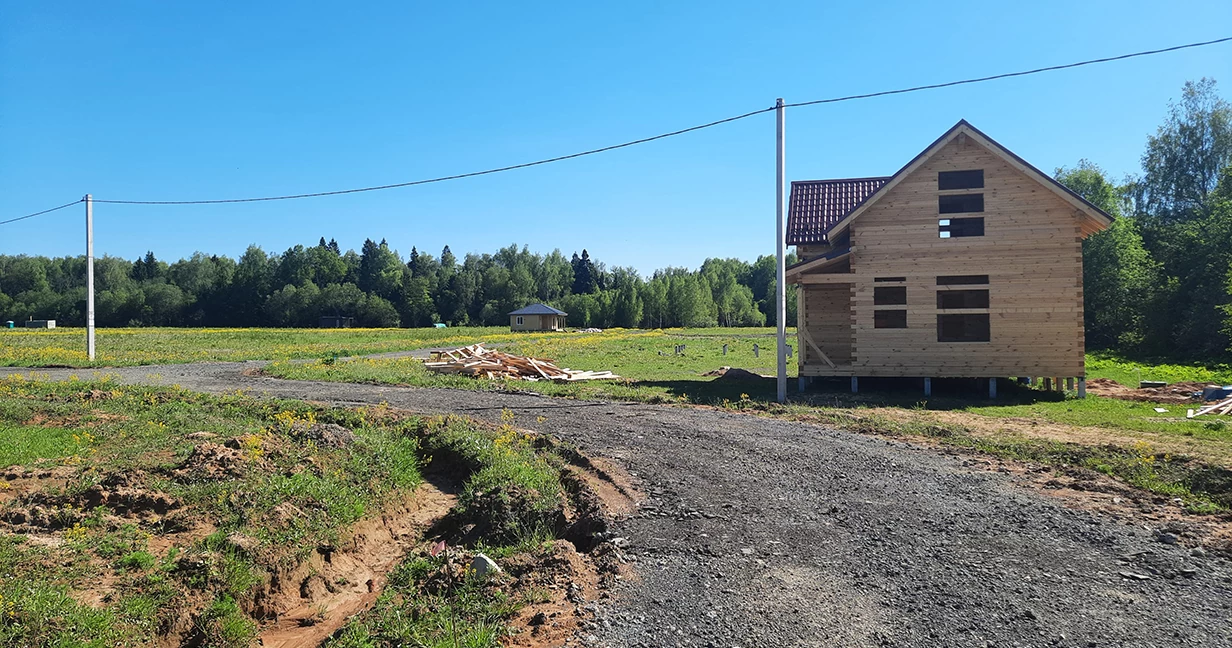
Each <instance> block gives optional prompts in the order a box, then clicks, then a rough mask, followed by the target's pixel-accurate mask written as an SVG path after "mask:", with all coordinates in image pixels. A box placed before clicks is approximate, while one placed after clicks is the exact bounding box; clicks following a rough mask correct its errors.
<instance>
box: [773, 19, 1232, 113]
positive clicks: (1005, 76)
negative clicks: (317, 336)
mask: <svg viewBox="0 0 1232 648" xmlns="http://www.w3.org/2000/svg"><path fill="white" fill-rule="evenodd" d="M1228 41H1232V36H1229V37H1227V38H1219V39H1216V40H1210V41H1203V42H1201V43H1189V44H1187V45H1177V46H1175V47H1165V48H1164V49H1157V50H1148V51H1145V52H1134V53H1133V54H1122V55H1120V56H1109V57H1107V58H1098V59H1091V60H1089V61H1079V62H1077V63H1066V64H1064V65H1050V66H1048V67H1042V68H1035V69H1033V70H1023V71H1021V72H1006V73H1004V74H994V75H992V76H986V77H979V78H975V79H963V80H961V81H947V82H945V83H934V84H931V85H922V86H915V87H914V88H903V89H901V90H883V91H881V92H870V93H868V94H859V95H850V96H847V97H837V98H834V99H817V100H816V101H801V102H798V103H789V104H783V107H785V108H799V107H801V106H816V105H818V104H828V103H838V102H840V101H853V100H855V99H871V98H873V97H884V96H886V95H896V94H903V93H906V92H919V91H921V90H936V89H937V88H949V87H952V86H957V85H965V84H968V83H982V82H984V81H996V80H998V79H1008V78H1011V77H1020V76H1027V75H1030V74H1039V73H1041V72H1054V71H1056V70H1068V69H1069V68H1076V67H1082V66H1084V65H1095V64H1096V63H1108V62H1111V61H1123V60H1125V59H1131V58H1137V57H1139V56H1151V55H1152V54H1163V53H1165V52H1175V51H1177V50H1183V49H1190V48H1193V47H1205V46H1207V45H1216V44H1218V43H1226V42H1228Z"/></svg>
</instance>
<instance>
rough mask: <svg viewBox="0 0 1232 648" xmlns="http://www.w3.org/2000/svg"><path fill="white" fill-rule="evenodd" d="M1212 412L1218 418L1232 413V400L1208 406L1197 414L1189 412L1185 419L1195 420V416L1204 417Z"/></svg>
mask: <svg viewBox="0 0 1232 648" xmlns="http://www.w3.org/2000/svg"><path fill="white" fill-rule="evenodd" d="M1212 412H1214V413H1215V414H1216V415H1217V416H1225V415H1227V414H1228V412H1232V398H1229V399H1228V400H1225V401H1221V402H1219V403H1215V404H1214V405H1207V406H1206V407H1203V408H1201V409H1199V410H1198V411H1196V412H1195V411H1193V410H1189V411H1188V412H1186V413H1185V418H1194V417H1195V416H1203V415H1205V414H1210V413H1212Z"/></svg>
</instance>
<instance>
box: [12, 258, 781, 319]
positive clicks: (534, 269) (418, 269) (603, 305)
mask: <svg viewBox="0 0 1232 648" xmlns="http://www.w3.org/2000/svg"><path fill="white" fill-rule="evenodd" d="M94 274H95V282H96V286H95V295H96V296H95V322H96V324H97V325H98V326H286V327H311V326H316V325H317V323H318V320H319V318H320V317H321V316H325V315H341V316H347V317H354V318H355V323H356V325H358V326H366V327H396V326H406V327H417V326H432V325H433V324H435V323H438V322H444V323H446V324H448V325H450V326H463V325H474V326H493V325H504V324H508V323H509V317H508V313H509V312H510V311H513V310H516V309H518V308H521V307H523V306H526V305H528V304H531V303H534V302H543V303H547V304H551V305H553V306H556V307H558V308H560V309H561V310H564V311H565V312H567V313H569V319H568V322H569V325H570V326H577V327H601V328H607V327H615V326H620V327H653V328H662V327H674V326H688V327H704V326H765V325H766V324H767V323H768V322H769V323H773V322H774V257H772V256H765V257H761V258H759V259H758V260H757V261H756V262H754V263H748V262H745V261H740V260H738V259H707V260H706V262H705V263H703V264H702V266H701V268H700V269H698V270H696V271H692V270H687V269H684V268H665V269H663V270H658V271H656V272H655V273H654V274H653V275H652V276H651V277H649V278H643V277H641V276H640V275H639V274H638V272H637V271H636V270H634V269H632V268H626V267H613V268H608V267H607V266H606V265H604V264H603V263H601V262H596V261H594V260H593V259H591V258H590V254H589V252H588V251H586V250H582V253H581V254H580V255H579V254H576V253H575V254H573V256H572V258H569V257H566V256H564V255H563V254H562V253H561V252H560V251H559V250H555V251H553V252H551V253H550V254H536V253H532V252H531V251H530V250H529V249H528V248H527V247H526V246H523V247H522V248H520V249H519V248H518V246H517V245H510V246H509V247H506V248H503V249H501V250H498V251H497V252H496V253H495V254H467V255H466V257H465V258H464V259H462V260H458V259H457V258H456V257H455V256H454V254H453V252H452V251H450V249H449V247H448V246H446V247H445V249H444V250H442V251H441V254H440V256H433V255H432V254H429V253H425V252H420V251H419V250H418V249H417V248H415V247H412V248H411V252H410V254H409V255H407V256H405V257H404V256H402V255H401V254H399V253H398V251H397V250H395V249H392V248H391V247H390V246H389V244H388V243H387V242H386V241H385V240H381V241H380V242H375V241H372V240H370V239H369V240H367V241H365V242H364V244H363V247H362V248H361V249H360V251H359V252H355V251H354V250H347V251H346V252H343V251H342V250H341V249H340V248H339V246H338V244H337V242H335V241H334V240H332V239H331V240H329V241H326V240H325V239H324V238H323V237H322V238H321V239H320V241H319V242H318V243H317V244H316V245H313V246H310V247H305V246H303V245H296V246H294V247H292V248H290V249H288V250H286V251H285V252H283V253H282V254H267V253H266V252H265V251H264V250H262V249H261V248H260V247H258V246H255V245H253V246H250V247H249V248H248V249H247V251H245V252H244V254H243V255H242V256H240V258H239V259H232V258H230V257H226V256H217V255H207V254H204V253H200V252H198V253H196V254H194V255H193V256H192V257H191V258H188V259H181V260H179V261H176V262H174V263H167V262H166V261H163V260H160V259H158V258H157V257H155V255H154V254H153V253H152V252H151V253H148V254H146V256H145V257H144V258H142V259H138V260H136V261H127V260H125V259H121V258H117V257H103V258H99V259H96V260H95V262H94ZM84 277H85V259H84V257H59V258H47V257H33V256H0V319H12V320H17V321H20V320H25V319H28V318H35V319H55V320H57V321H58V322H59V323H61V324H64V325H75V326H80V325H82V324H83V322H84V321H85V316H84V311H85V291H86V289H85V284H84ZM789 302H790V303H791V305H792V309H791V312H789V314H788V316H789V319H791V320H794V318H795V308H794V292H793V293H792V299H791V300H789Z"/></svg>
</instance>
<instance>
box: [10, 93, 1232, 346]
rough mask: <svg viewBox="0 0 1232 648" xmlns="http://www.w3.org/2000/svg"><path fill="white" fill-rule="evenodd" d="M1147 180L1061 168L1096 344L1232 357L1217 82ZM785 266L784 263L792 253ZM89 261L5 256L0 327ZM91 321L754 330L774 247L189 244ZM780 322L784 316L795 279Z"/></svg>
mask: <svg viewBox="0 0 1232 648" xmlns="http://www.w3.org/2000/svg"><path fill="white" fill-rule="evenodd" d="M1141 163H1142V170H1141V172H1140V173H1139V174H1135V175H1132V176H1130V177H1127V178H1124V179H1122V180H1121V181H1116V180H1114V179H1112V178H1110V177H1108V175H1107V174H1106V173H1105V172H1104V171H1103V170H1102V169H1101V168H1100V167H1099V166H1098V165H1097V164H1095V163H1092V162H1090V161H1087V160H1081V161H1079V162H1078V163H1077V165H1076V166H1074V167H1070V168H1060V169H1057V171H1056V177H1057V179H1058V180H1060V181H1061V182H1062V183H1064V184H1065V185H1066V186H1068V187H1070V188H1071V189H1073V190H1075V191H1076V192H1078V193H1080V194H1081V195H1083V196H1084V197H1086V198H1087V199H1088V200H1090V201H1092V202H1093V203H1095V204H1096V205H1097V206H1099V207H1101V208H1103V209H1104V210H1106V211H1108V212H1109V213H1111V214H1113V215H1114V216H1116V217H1117V218H1116V221H1115V223H1114V224H1113V225H1112V227H1111V228H1109V229H1108V230H1107V231H1104V232H1101V233H1098V234H1095V235H1093V236H1091V237H1089V238H1088V239H1087V240H1086V241H1085V242H1084V243H1083V260H1084V275H1085V285H1084V299H1085V306H1086V319H1085V324H1086V333H1087V335H1086V341H1087V347H1088V349H1109V350H1115V351H1118V352H1122V353H1126V354H1133V355H1141V356H1152V357H1166V358H1173V359H1186V360H1200V361H1207V362H1212V361H1226V360H1227V359H1228V358H1229V357H1230V353H1232V352H1230V350H1229V347H1230V346H1232V106H1230V105H1229V103H1228V102H1227V101H1226V100H1224V99H1222V98H1221V97H1220V96H1219V94H1218V92H1217V89H1216V84H1215V82H1214V81H1213V80H1208V79H1202V80H1201V81H1197V82H1189V83H1186V84H1185V86H1184V88H1183V89H1182V94H1181V98H1180V99H1179V100H1178V101H1176V102H1173V103H1171V104H1170V105H1169V107H1168V115H1167V117H1166V119H1165V121H1164V123H1163V124H1162V125H1161V126H1160V127H1159V128H1158V130H1157V132H1156V133H1155V134H1154V135H1150V136H1148V137H1147V142H1146V149H1145V152H1144V153H1143V155H1142V159H1141ZM790 260H794V259H789V261H790ZM84 265H85V261H84V258H83V257H61V258H46V257H32V256H0V320H3V319H13V320H25V319H27V318H30V317H33V318H38V319H42V318H54V319H56V320H58V321H60V322H62V323H64V324H68V325H81V324H82V323H83V322H84V307H85V286H84V278H85V268H84ZM95 273H96V278H97V293H96V294H97V297H96V303H97V306H96V320H97V323H98V325H100V326H315V325H316V324H317V321H318V318H319V317H320V316H323V315H343V316H351V317H355V318H356V324H357V325H360V326H371V327H392V326H408V327H412V326H430V325H432V324H434V323H437V322H444V323H447V324H449V325H451V326H459V325H504V324H507V323H508V321H509V320H508V316H507V313H508V312H509V311H512V310H515V309H518V308H521V307H522V306H526V305H527V304H529V303H533V302H544V303H547V304H550V305H552V306H555V307H557V308H560V309H561V310H564V311H566V312H567V313H569V318H568V323H569V325H570V326H575V327H600V328H608V327H650V328H661V327H675V326H687V327H702V326H764V325H773V324H774V323H775V322H774V310H775V309H774V291H775V284H774V274H775V273H774V257H773V256H762V257H759V258H758V259H757V260H756V261H754V262H752V263H749V262H746V261H741V260H738V259H708V260H706V261H705V262H704V263H703V264H702V266H701V267H700V268H698V269H697V270H690V269H686V268H664V269H661V270H657V271H655V272H654V273H653V274H652V275H651V276H650V277H642V276H640V275H639V274H638V272H637V271H636V270H634V269H632V268H628V267H611V268H609V267H607V266H606V265H605V264H603V263H601V262H598V261H595V260H594V259H592V258H591V257H590V255H589V253H588V252H587V251H586V250H582V252H581V254H576V253H575V254H573V255H572V256H571V257H566V256H564V255H563V254H562V253H561V252H560V251H559V250H555V251H553V252H551V253H549V254H538V253H532V252H531V251H530V250H529V249H528V248H527V247H526V246H523V247H521V248H519V247H518V246H517V245H511V246H509V247H507V248H504V249H501V250H499V251H497V252H496V253H495V254H467V255H466V257H465V258H464V259H461V260H459V259H457V258H456V257H455V256H454V254H453V253H452V252H451V251H450V249H449V248H448V247H445V249H444V250H442V251H441V253H440V255H439V256H434V255H432V254H429V253H425V252H420V251H419V250H418V249H417V248H415V247H412V248H411V251H410V253H409V254H408V255H405V256H403V255H401V254H399V253H398V251H397V250H395V249H392V248H391V247H390V246H389V245H388V244H387V242H386V241H384V240H381V241H380V242H376V241H373V240H367V241H365V242H364V244H363V247H362V248H361V249H360V251H359V252H355V251H353V250H347V251H346V252H343V251H342V250H341V249H340V248H339V246H338V244H337V243H336V242H335V241H333V240H329V241H327V240H325V239H324V238H321V239H320V240H319V241H318V242H317V244H315V245H310V246H302V245H297V246H295V247H292V248H290V249H288V250H286V251H285V252H283V253H281V254H268V253H266V252H265V251H264V250H262V249H261V248H260V247H257V246H251V247H249V248H248V250H247V251H246V252H245V253H244V254H243V255H242V256H241V257H240V258H239V259H232V258H229V257H226V256H217V255H207V254H203V253H197V254H194V255H193V256H192V257H191V258H188V259H181V260H179V261H175V262H174V263H167V262H165V261H163V260H160V259H158V258H156V257H155V255H154V254H153V253H149V254H147V255H146V256H145V257H144V258H142V259H138V260H136V261H131V262H130V261H127V260H125V259H120V258H115V257H104V258H101V259H98V260H96V262H95ZM788 288H789V294H788V299H787V307H788V312H787V323H788V324H789V325H794V323H795V320H796V313H795V304H796V300H795V290H794V286H789V287H788Z"/></svg>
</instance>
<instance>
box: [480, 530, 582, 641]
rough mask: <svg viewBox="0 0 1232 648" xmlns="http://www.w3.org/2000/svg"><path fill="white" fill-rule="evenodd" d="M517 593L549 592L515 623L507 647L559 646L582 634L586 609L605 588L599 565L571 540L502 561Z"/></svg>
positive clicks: (510, 588)
mask: <svg viewBox="0 0 1232 648" xmlns="http://www.w3.org/2000/svg"><path fill="white" fill-rule="evenodd" d="M501 567H502V568H503V569H504V570H505V573H506V574H508V576H509V579H510V581H509V583H508V585H507V586H506V587H507V589H508V590H509V591H510V592H511V593H513V592H525V591H529V590H533V591H536V592H546V593H547V594H548V596H547V599H548V600H546V601H543V602H540V603H535V604H532V605H527V606H526V607H523V608H522V609H521V610H518V612H517V614H516V615H515V616H514V617H513V618H512V619H510V620H509V628H510V630H511V634H510V636H509V637H508V638H507V639H506V642H505V645H506V646H511V647H512V646H518V647H523V646H524V647H538V646H554V645H560V644H562V643H564V642H565V640H566V639H568V638H569V637H572V636H574V634H576V633H577V631H578V629H579V627H580V626H581V624H582V622H583V621H584V620H586V618H587V617H588V616H589V615H588V612H587V611H586V609H585V608H584V607H583V605H584V604H585V603H586V602H587V601H591V600H594V599H595V598H596V597H597V596H598V595H599V594H600V592H601V590H602V589H603V587H602V585H601V583H600V574H599V572H598V570H596V568H595V565H594V563H593V561H591V560H588V559H587V557H586V556H585V555H583V554H580V553H578V551H577V549H576V548H575V547H574V546H573V545H572V544H571V543H569V542H567V541H565V540H556V541H554V542H552V543H550V544H548V545H547V546H546V547H545V548H544V549H542V550H541V551H539V552H535V553H525V554H517V555H514V556H510V557H509V558H507V559H506V560H504V561H502V562H501Z"/></svg>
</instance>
